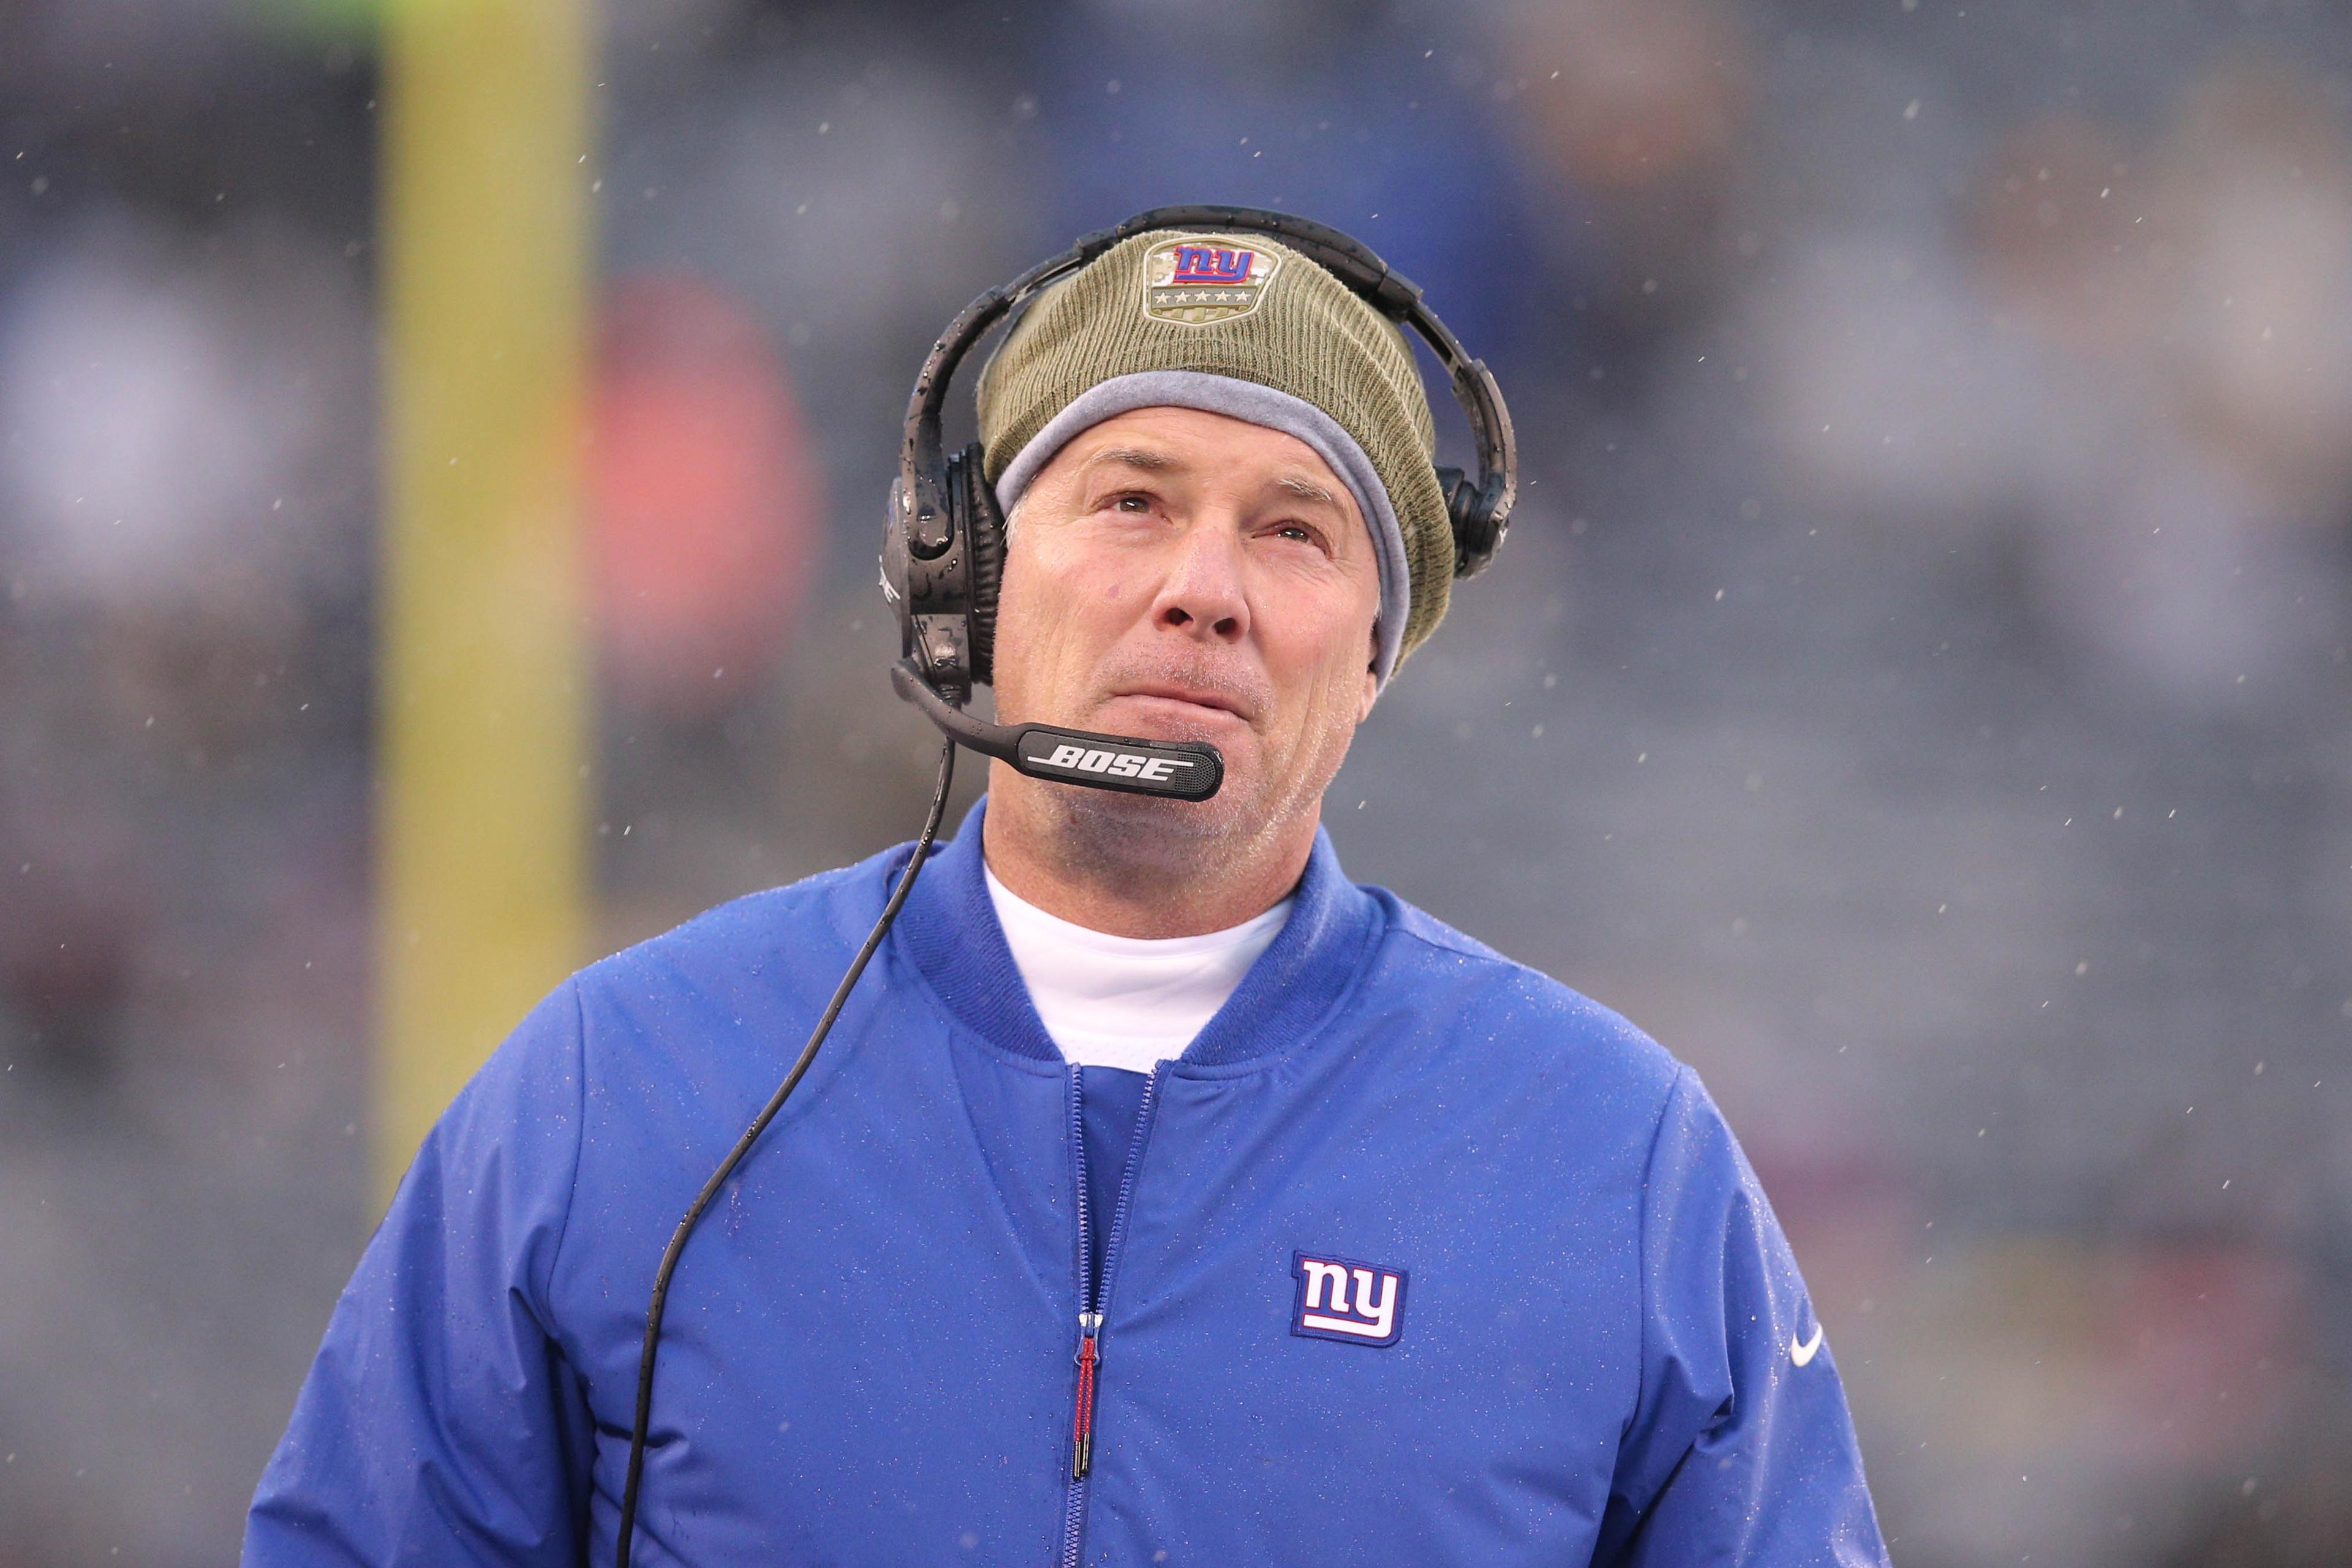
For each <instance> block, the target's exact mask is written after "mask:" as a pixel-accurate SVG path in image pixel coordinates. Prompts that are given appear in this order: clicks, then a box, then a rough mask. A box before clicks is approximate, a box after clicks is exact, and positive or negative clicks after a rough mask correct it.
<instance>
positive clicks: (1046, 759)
mask: <svg viewBox="0 0 2352 1568" xmlns="http://www.w3.org/2000/svg"><path fill="white" fill-rule="evenodd" d="M1161 228H1176V229H1200V230H1216V231H1221V232H1228V233H1234V234H1262V235H1265V236H1266V237H1269V238H1274V239H1279V240H1281V241H1282V243H1283V244H1285V245H1286V246H1288V247H1290V248H1291V249H1293V250H1295V251H1297V252H1298V253H1299V254H1300V255H1302V256H1305V257H1306V258H1307V259H1309V260H1311V261H1314V262H1317V263H1319V264H1320V265H1321V266H1322V267H1324V268H1326V269H1327V270H1328V271H1329V272H1330V273H1331V274H1332V275H1333V276H1335V277H1337V278H1338V279H1339V281H1341V282H1342V283H1345V284H1346V285H1347V286H1348V287H1349V288H1350V289H1354V290H1355V291H1356V292H1357V293H1358V294H1360V295H1361V296H1363V298H1364V299H1366V300H1370V302H1371V303H1372V305H1373V306H1375V307H1376V308H1377V309H1379V310H1381V312H1382V313H1383V314H1385V315H1386V316H1388V317H1389V318H1390V319H1391V321H1402V322H1403V323H1404V324H1405V325H1407V326H1410V327H1412V329H1413V331H1417V332H1419V333H1420V334H1421V336H1422V337H1423V340H1424V341H1426V342H1428V343H1429V345H1430V347H1431V348H1432V349H1433V350H1435V351H1436V353H1437V356H1438V358H1439V359H1440V360H1442V361H1443V362H1444V364H1445V369H1446V374H1448V375H1450V376H1452V377H1453V380H1454V395H1455V396H1456V397H1458V398H1459V399H1461V402H1462V410H1463V412H1464V413H1465V415H1467V416H1469V420H1470V430H1471V434H1472V435H1473V436H1474V437H1475V439H1476V441H1477V443H1478V478H1477V479H1476V480H1475V482H1474V481H1473V480H1471V479H1468V478H1466V477H1465V475H1464V474H1463V473H1462V472H1461V470H1460V469H1458V468H1440V469H1438V470H1437V479H1438V484H1439V486H1440V488H1441V489H1443V490H1444V494H1445V497H1446V508H1447V510H1448V511H1449V513H1450V514H1451V515H1452V518H1453V522H1454V575H1455V576H1457V577H1467V576H1469V575H1471V574H1473V573H1475V572H1476V571H1478V570H1479V569H1480V568H1481V567H1483V566H1485V565H1486V563H1487V562H1488V561H1489V560H1490V559H1492V558H1493V556H1494V553H1495V549H1496V546H1497V545H1499V544H1501V543H1502V542H1503V531H1504V528H1505V527H1506V525H1507V524H1508V522H1509V521H1510V516H1511V500H1512V497H1513V495H1514V493H1515V491H1516V489H1517V467H1516V459H1515V458H1514V456H1513V448H1512V445H1511V416H1510V413H1509V411H1508V410H1507V409H1506V408H1505V407H1504V406H1503V397H1502V394H1501V392H1499V391H1498V390H1497V389H1496V385H1495V378H1494V377H1493V376H1492V375H1490V374H1487V371H1486V365H1484V364H1483V363H1480V362H1478V361H1477V360H1474V359H1471V358H1470V357H1468V356H1467V355H1465V353H1463V352H1462V345H1461V344H1460V343H1458V342H1454V334H1453V333H1452V332H1449V331H1446V330H1445V324H1444V322H1442V321H1439V320H1438V319H1437V318H1436V317H1435V316H1433V315H1432V314H1430V312H1429V310H1428V308H1427V307H1426V306H1424V305H1423V303H1422V302H1421V290H1420V289H1417V288H1415V287H1414V286H1413V285H1412V284H1411V283H1409V282H1407V281H1406V280H1405V279H1402V278H1401V277H1399V276H1398V275H1397V274H1396V273H1394V272H1391V271H1390V270H1389V268H1388V264H1387V263H1386V262H1384V261H1382V260H1381V258H1379V257H1377V256H1375V255H1373V254H1372V253H1371V251H1370V250H1369V249H1367V248H1365V247H1363V246H1361V245H1359V244H1358V243H1356V241H1354V240H1352V239H1350V238H1349V237H1347V236H1346V235H1344V234H1341V233H1340V232H1339V230H1337V229H1333V228H1326V227H1324V226H1322V225H1321V224H1318V223H1308V222H1307V220H1306V219H1305V218H1296V217H1291V216H1287V215H1286V214H1283V213H1276V212H1266V211H1264V210H1262V209H1260V208H1257V207H1219V206H1211V207H1155V208H1153V209H1152V210H1151V211H1150V212H1147V213H1139V214H1137V215H1136V216H1133V217H1131V218H1129V219H1128V220H1127V221H1126V222H1125V223H1123V224H1120V225H1119V226H1118V227H1117V228H1107V229H1104V230H1103V231H1102V232H1101V233H1099V234H1090V235H1088V236H1087V237H1085V238H1084V239H1081V240H1080V241H1078V243H1077V244H1076V245H1075V246H1073V247H1070V249H1069V251H1068V252H1067V253H1066V254H1065V255H1062V256H1057V257H1055V258H1053V259H1052V260H1050V261H1045V262H1041V263H1039V264H1038V265H1037V266H1035V267H1033V268H1030V269H1029V270H1028V271H1026V272H1024V273H1023V274H1022V275H1021V276H1020V277H1018V278H1016V279H1013V281H1012V282H1010V283H1007V284H1005V285H1004V286H1003V288H1001V289H990V290H989V291H988V292H987V293H985V294H982V296H981V297H980V298H979V299H977V300H973V301H972V302H971V304H970V305H968V306H966V307H965V308H964V310H963V313H962V314H961V315H960V316H958V317H957V318H956V319H955V320H954V321H951V322H950V323H949V325H948V330H947V331H946V332H945V333H943V334H942V335H941V336H940V341H939V342H937V343H935V344H933V345H932V347H931V353H930V356H929V358H928V359H926V360H925V361H924V362H923V369H922V374H920V375H919V376H918V377H917V378H916V380H915V395H914V397H913V399H912V400H911V401H910V402H909V403H908V405H907V440H906V446H905V447H904V448H903V450H902V451H901V453H900V455H899V459H898V481H897V483H895V484H894V485H892V486H891V489H890V521H889V527H888V531H887V533H886V534H885V536H884V541H883V546H882V591H883V593H884V594H885V595H887V596H888V598H889V600H890V603H891V604H892V605H893V606H895V607H896V608H897V610H898V626H899V629H900V638H901V651H902V653H903V654H904V657H903V658H901V659H900V660H899V662H898V664H897V665H896V666H895V667H894V668H892V669H891V671H890V677H891V681H892V683H893V684H894V685H896V686H897V688H898V694H899V695H900V696H901V697H904V698H905V699H907V700H908V701H910V702H912V703H914V704H915V705H916V706H917V707H919V708H920V709H921V710H923V712H924V713H925V714H926V715H928V716H929V719H930V721H931V722H933V723H934V724H936V725H938V726H939V727H940V731H941V732H943V733H944V734H945V735H946V736H947V738H948V743H947V744H946V745H945V746H943V747H941V748H940V776H939V782H938V784H937V785H936V786H935V787H934V788H933V790H932V792H931V807H930V813H929V816H928V817H926V818H925V820H924V823H923V831H922V836H921V837H919V838H918V839H917V840H916V841H915V847H914V852H913V853H912V854H911V855H909V856H908V858H907V864H906V866H905V868H903V869H902V870H901V871H900V872H899V874H898V879H897V881H896V883H895V884H894V885H893V887H892V889H891V893H890V897H889V899H888V900H887V902H886V903H885V904H884V905H883V906H882V913H881V915H880V917H879V918H877V920H876V921H875V922H874V929H873V930H872V931H869V932H867V933H866V941H865V942H864V944H863V945H862V946H860V947H859V948H858V950H857V956H856V958H855V959H854V960H853V961H852V962H851V963H850V965H849V970H848V973H845V974H844V975H843V976H842V977H841V984H839V985H837V986H835V988H834V993H833V999H832V1001H831V1002H830V1003H829V1004H827V1005H826V1007H825V1010H824V1015H823V1016H820V1017H819V1018H818V1019H817V1021H816V1026H815V1028H814V1030H812V1031H811V1033H810V1035H809V1037H808V1043H807V1044H806V1045H804V1046H803V1047H801V1052H800V1055H799V1056H798V1057H797V1058H794V1059H793V1066H792V1069H791V1071H790V1072H788V1073H787V1074H786V1075H785V1077H784V1080H783V1082H782V1084H781V1085H780V1086H778V1088H777V1089H776V1091H775V1093H774V1094H773V1095H772V1096H770V1097H769V1100H768V1102H767V1104H766V1105H764V1106H762V1107H761V1110H760V1112H759V1114H758V1115H757V1116H754V1117H753V1118H752V1119H751V1125H750V1126H749V1127H747V1128H745V1129H744V1131H743V1135H742V1136H741V1137H740V1138H738V1139H737V1140H736V1141H735V1145H734V1147H733V1148H731V1149H730V1150H729V1151H728V1152H727V1157H726V1158H725V1159H723V1160H721V1161H720V1162H719V1168H718V1169H717V1170H715V1171H713V1172H712V1173H710V1177H709V1180H708V1181H706V1182H704V1183H703V1184H702V1190H701V1191H700V1192H699V1193H698V1194H697V1195H696V1197H695V1200H694V1202H693V1204H692V1205H690V1206H689V1207H688V1209H687V1211H686V1215H685V1217H683V1218H682V1219H680V1220H679V1221H678V1222H677V1230H676V1231H674V1232H673V1233H672V1234H671V1236H670V1239H669V1246H668V1247H667V1248H665V1249H664V1250H663V1252H662V1258H661V1265H660V1267H659V1268H656V1270H655V1272H654V1289H653V1298H652V1300H651V1301H650V1302H649V1303H648V1304H647V1306H646V1332H645V1341H644V1343H643V1345H642V1346H641V1347H640V1348H639V1350H638V1353H637V1392H636V1403H635V1415H634V1419H633V1420H632V1422H631V1425H630V1428H629V1459H628V1466H627V1468H626V1470H625V1472H624V1479H623V1482H622V1488H621V1517H620V1521H619V1531H618V1535H617V1540H616V1542H615V1545H614V1563H615V1564H616V1565H617V1568H629V1554H630V1548H631V1546H632V1545H633V1544H634V1542H635V1534H636V1519H637V1500H638V1496H639V1493H640V1489H641V1488H642V1486H643V1484H644V1480H645V1467H646V1436H647V1434H648V1433H649V1432H650V1431H651V1430H652V1426H653V1405H654V1368H655V1364H656V1359H657V1358H658V1356H659V1354H660V1351H661V1330H662V1318H663V1314H664V1312H665V1310H667V1305H668V1301H669V1285H670V1279H671V1278H672V1276H673V1275H674V1274H675V1273H676V1272H677V1263H678V1259H679V1258H681V1257H682V1256H684V1254H685V1251H686V1244H687V1240H688V1237H691V1236H693V1234H694V1227H695V1226H696V1225H697V1224H698V1222H699V1221H700V1220H701V1218H702V1215H703V1214H704V1212H705V1211H706V1210H708V1209H709V1206H710V1205H711V1203H712V1201H713V1200H714V1199H716V1198H717V1197H718V1195H719V1192H720V1191H721V1190H722V1189H724V1188H725V1186H726V1185H727V1183H728V1181H729V1179H730V1177H732V1176H733V1175H734V1173H735V1171H736V1169H737V1167H738V1166H740V1164H741V1163H743V1161H744V1159H745V1158H746V1157H748V1156H749V1155H750V1154H751V1151H752V1149H753V1147H754V1146H755V1145H757V1144H758V1142H760V1136H761V1133H763V1132H765V1131H767V1128H768V1124H769V1123H770V1122H771V1121H774V1120H775V1117H776V1113H777V1112H778V1111H779V1110H782V1109H783V1106H784V1101H785V1100H789V1099H790V1098H791V1097H792V1092H793V1089H795V1088H797V1087H798V1086H799V1084H800V1081H801V1079H802V1077H803V1075H804V1074H805V1073H807V1071H808V1069H809V1064H810V1063H812V1062H814V1060H815V1059H816V1053H817V1047H820V1046H822V1045H824V1037H825V1036H826V1035H827V1034H828V1033H830V1032H831V1031H832V1028H833V1024H834V1020H835V1018H837V1017H839V1016H841V1010H842V1008H843V1007H844V1006H845V1005H846V1004H847V1003H848V1001H849V994H850V992H851V991H852V990H853V989H855V988H856V984H857V977H858V976H859V975H860V974H863V973H865V972H866V963H867V962H868V961H869V960H871V959H872V958H873V956H874V954H875V952H876V951H877V949H879V948H880V947H881V945H882V939H883V938H884V937H885V936H886V935H887V934H888V932H889V930H890V925H891V922H892V921H895V920H896V919H897V918H898V910H899V909H900V908H901V907H902V906H904V904H905V903H906V901H907V895H908V893H909V892H911V891H912V890H913V889H914V886H915V878H916V877H917V875H918V874H919V873H920V872H921V870H922V868H923V860H924V858H925V856H926V855H928V854H929V850H930V847H931V844H932V841H933V840H934V839H935V838H936V837H937V836H938V834H939V830H940V817H941V816H942V814H943V813H944V812H945V811H946V810H947V803H948V786H949V784H950V783H951V782H952V780H953V779H954V777H955V749H956V747H957V746H959V745H962V746H969V747H971V749H972V750H973V751H976V752H981V753H982V754H983V755H986V756H991V757H999V758H1002V759H1003V760H1004V761H1005V762H1008V763H1012V764H1013V766H1014V767H1015V768H1017V769H1019V770H1020V771H1021V772H1022V773H1027V774H1029V775H1030V776H1032V777H1034V778H1044V779H1054V780H1057V781H1060V782H1063V783H1067V784H1087V785H1090V786H1092V787H1094V788H1097V789H1113V790H1124V791H1127V792H1129V793H1132V794H1138V795H1164V796H1168V797H1171V798H1173V799H1178V800H1206V799H1208V798H1209V796H1211V795H1214V794H1216V793H1217V786H1218V785H1219V784H1221V783H1223V779H1224V766H1225V764H1224V759H1223V757H1221V756H1219V755H1218V754H1217V749H1216V748H1215V747H1214V746H1212V745H1209V744H1207V743H1206V742H1198V741H1147V740H1139V739H1135V738H1132V737H1129V736H1124V735H1098V734H1095V733H1092V732H1090V731H1085V730H1064V729H1061V728H1058V727H1056V726H1055V725H1051V724H1015V725H1003V724H988V723H983V722H982V721H980V720H977V719H974V718H972V717H971V715H970V714H968V713H965V712H964V711H963V705H964V704H965V703H966V702H968V701H970V700H971V689H972V687H973V686H974V685H975V684H977V683H984V682H986V681H988V680H989V679H991V677H992V673H993V668H994V661H993V656H994V654H995V651H996V648H995V637H996V591H997V587H998V584H999V582H1000V580H1001V578H1002V575H1003V566H1004V518H1003V514H1002V513H1001V512H999V511H998V510H997V506H996V493H995V491H994V490H993V489H992V488H991V487H990V485H989V483H988V480H987V479H986V478H985V477H984V476H983V475H982V472H981V449H980V447H979V446H978V445H976V444H975V445H973V446H970V447H965V448H964V449H963V450H962V451H961V452H959V453H957V454H955V455H954V456H953V457H949V458H943V457H942V456H941V453H940V406H941V405H942V404H944V402H945V401H946V398H947V384H948V378H949V377H950V375H952V374H954V373H955V368H956V366H957V365H958V364H959V363H961V362H962V360H963V356H964V355H965V354H966V353H968V352H970V350H971V346H972V344H974V343H975V342H979V341H980V339H981V338H982V336H984V335H985V334H986V333H987V332H988V331H989V329H990V328H992V327H993V326H995V325H996V324H997V323H998V322H999V321H1003V319H1004V317H1005V315H1006V314H1007V313H1008V312H1009V311H1012V310H1015V309H1017V308H1018V307H1020V306H1021V305H1022V304H1023V303H1024V302H1025V301H1027V300H1029V299H1030V298H1032V297H1033V296H1034V295H1035V294H1036V292H1037V291H1038V290H1039V289H1043V288H1045V286H1046V285H1048V284H1050V283H1053V282H1055V281H1057V280H1058V279H1062V278H1064V277H1066V276H1067V275H1068V274H1070V273H1072V272H1075V271H1076V270H1077V269H1078V268H1081V267H1083V266H1085V265H1086V264H1087V262H1089V261H1092V260H1093V259H1094V258H1096V257H1097V256H1100V255H1101V254H1102V253H1103V252H1104V251H1106V250H1108V249H1109V248H1110V247H1112V246H1114V245H1117V244H1118V242H1119V241H1120V240H1123V239H1126V238H1128V237H1129V236H1131V235H1138V234H1142V233H1145V232H1146V231H1148V230H1151V229H1161Z"/></svg>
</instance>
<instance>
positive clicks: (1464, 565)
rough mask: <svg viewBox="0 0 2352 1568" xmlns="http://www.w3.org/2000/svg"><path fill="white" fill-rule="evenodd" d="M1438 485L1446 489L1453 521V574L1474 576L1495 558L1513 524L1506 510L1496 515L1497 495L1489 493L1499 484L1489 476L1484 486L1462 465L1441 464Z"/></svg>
mask: <svg viewBox="0 0 2352 1568" xmlns="http://www.w3.org/2000/svg"><path fill="white" fill-rule="evenodd" d="M1437 488H1438V489H1440V490H1442V491H1444V495H1445V515H1446V517H1447V518H1448V519H1449V520H1450V521H1452V523H1453V525H1454V576H1456V577H1475V576H1476V575H1477V574H1479V573H1481V572H1484V571H1485V570H1486V563H1488V562H1490V561H1492V560H1494V559H1495V552H1496V551H1497V550H1499V549H1501V548H1502V546H1503V535H1504V534H1505V533H1506V532H1507V531H1509V528H1510V520H1509V517H1508V516H1507V515H1505V516H1503V517H1501V518H1497V517H1496V510H1497V509H1496V505H1495V500H1496V498H1495V497H1494V496H1493V495H1491V494H1489V493H1488V492H1489V491H1492V490H1496V489H1500V485H1499V484H1498V483H1497V482H1496V479H1489V481H1488V483H1487V484H1486V486H1485V487H1483V488H1482V487H1481V486H1480V485H1479V484H1478V482H1477V481H1476V480H1475V479H1471V478H1470V477H1469V476H1468V475H1467V474H1465V473H1464V472H1463V471H1462V470H1461V469H1459V468H1439V469H1438V470H1437Z"/></svg>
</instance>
